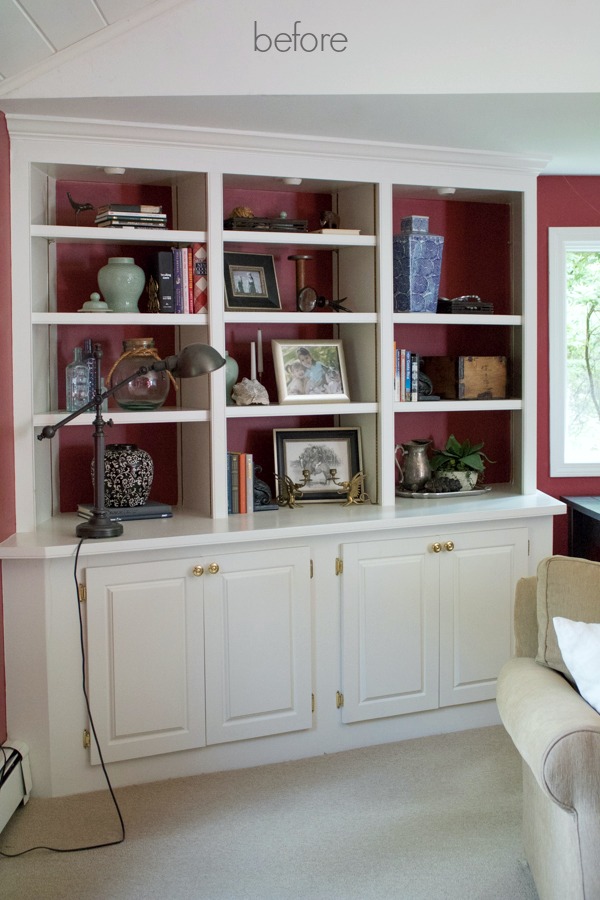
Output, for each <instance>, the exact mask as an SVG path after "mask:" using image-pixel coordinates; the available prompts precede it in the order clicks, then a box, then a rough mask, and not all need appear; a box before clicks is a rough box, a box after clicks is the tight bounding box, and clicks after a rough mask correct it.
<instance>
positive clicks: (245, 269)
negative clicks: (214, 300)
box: [223, 253, 281, 310]
mask: <svg viewBox="0 0 600 900" xmlns="http://www.w3.org/2000/svg"><path fill="white" fill-rule="evenodd" d="M223 255H224V260H225V308H226V309H229V310H235V309H239V310H252V309H262V310H280V309H281V300H280V298H279V288H278V287H277V275H276V273H275V263H274V260H273V257H272V256H262V255H260V254H258V253H225V254H223Z"/></svg>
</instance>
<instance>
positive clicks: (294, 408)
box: [226, 403, 416, 419]
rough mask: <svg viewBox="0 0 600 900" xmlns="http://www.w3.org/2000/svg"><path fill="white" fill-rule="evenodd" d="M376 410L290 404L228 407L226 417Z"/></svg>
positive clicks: (372, 408) (367, 406)
mask: <svg viewBox="0 0 600 900" xmlns="http://www.w3.org/2000/svg"><path fill="white" fill-rule="evenodd" d="M415 405H416V404H415ZM378 410H379V404H377V403H290V404H289V405H283V406H280V405H279V404H269V406H228V407H227V411H226V415H227V418H228V419H248V418H250V419H260V418H266V419H270V418H275V417H277V418H282V417H284V416H347V415H363V414H365V413H367V414H369V415H372V414H374V413H376V412H377V411H378Z"/></svg>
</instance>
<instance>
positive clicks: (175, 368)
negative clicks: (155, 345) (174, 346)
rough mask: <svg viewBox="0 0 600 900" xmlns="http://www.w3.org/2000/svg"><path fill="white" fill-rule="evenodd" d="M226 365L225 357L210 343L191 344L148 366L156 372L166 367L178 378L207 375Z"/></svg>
mask: <svg viewBox="0 0 600 900" xmlns="http://www.w3.org/2000/svg"><path fill="white" fill-rule="evenodd" d="M224 365H225V357H223V356H221V354H220V353H219V352H218V351H217V350H215V348H214V347H211V346H210V345H209V344H189V345H188V346H187V347H184V348H183V350H182V351H181V352H180V353H177V354H176V355H175V356H167V357H166V359H161V360H158V361H157V362H155V363H153V364H152V365H151V366H148V368H149V369H152V370H153V371H155V372H161V371H164V370H165V369H166V370H167V371H168V372H171V373H172V374H173V375H174V376H175V377H176V378H196V376H197V375H207V374H208V373H209V372H214V371H215V370H216V369H220V368H221V366H224Z"/></svg>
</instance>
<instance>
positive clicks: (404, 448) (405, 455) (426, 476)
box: [396, 438, 431, 491]
mask: <svg viewBox="0 0 600 900" xmlns="http://www.w3.org/2000/svg"><path fill="white" fill-rule="evenodd" d="M430 444H431V441H430V440H428V439H427V438H422V439H420V438H417V439H415V440H414V441H406V443H405V444H396V465H397V466H398V471H399V473H400V485H401V486H402V487H403V488H404V490H405V491H420V490H422V489H423V487H424V486H425V484H426V483H427V482H428V481H429V480H430V479H431V466H430V465H429V459H428V458H427V448H428V447H429V445H430ZM398 453H400V455H401V459H402V460H403V465H401V463H400V459H398Z"/></svg>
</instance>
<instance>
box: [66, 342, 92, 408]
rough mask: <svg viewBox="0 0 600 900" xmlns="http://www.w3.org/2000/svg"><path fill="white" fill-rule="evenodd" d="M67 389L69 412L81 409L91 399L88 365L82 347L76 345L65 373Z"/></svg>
mask: <svg viewBox="0 0 600 900" xmlns="http://www.w3.org/2000/svg"><path fill="white" fill-rule="evenodd" d="M65 381H66V389H67V412H75V410H76V409H81V407H82V406H85V404H86V403H87V402H88V399H89V374H88V367H87V365H86V363H85V362H84V361H83V358H82V353H81V347H75V349H74V351H73V361H72V362H70V363H69V365H68V366H67V368H66V373H65Z"/></svg>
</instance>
